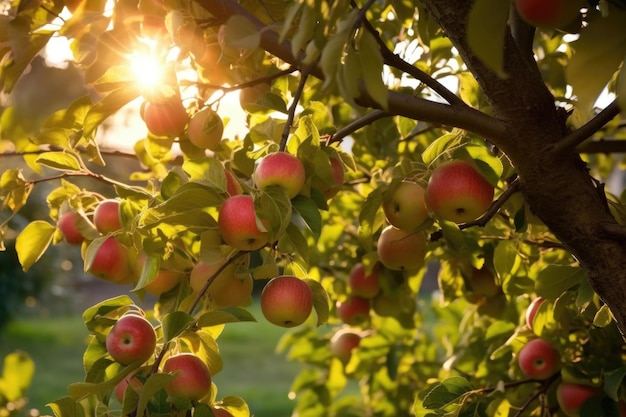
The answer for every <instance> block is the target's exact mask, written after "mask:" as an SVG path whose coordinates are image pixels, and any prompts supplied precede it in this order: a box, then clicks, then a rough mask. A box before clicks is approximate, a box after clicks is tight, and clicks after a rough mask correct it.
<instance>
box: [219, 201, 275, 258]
mask: <svg viewBox="0 0 626 417" xmlns="http://www.w3.org/2000/svg"><path fill="white" fill-rule="evenodd" d="M259 222H260V220H258V219H257V216H256V212H255V210H254V200H253V199H252V196H249V195H243V194H240V195H234V196H231V197H229V198H227V199H226V201H224V204H222V207H221V208H220V210H219V215H218V219H217V225H218V228H219V231H220V234H221V235H222V239H223V240H224V242H226V244H227V245H230V246H232V247H233V248H235V249H238V250H242V251H253V250H257V249H260V248H262V247H263V246H265V245H266V244H267V243H268V241H269V238H270V234H269V232H267V231H263V230H260V229H259Z"/></svg>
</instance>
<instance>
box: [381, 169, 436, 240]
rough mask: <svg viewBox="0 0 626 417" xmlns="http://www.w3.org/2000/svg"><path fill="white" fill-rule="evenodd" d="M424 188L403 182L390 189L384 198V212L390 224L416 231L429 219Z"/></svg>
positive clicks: (416, 184) (414, 183)
mask: <svg viewBox="0 0 626 417" xmlns="http://www.w3.org/2000/svg"><path fill="white" fill-rule="evenodd" d="M424 193H425V190H424V187H422V186H421V185H420V184H418V183H416V182H412V181H402V182H400V183H399V184H398V185H397V186H395V187H393V188H391V189H389V190H388V191H387V192H386V193H385V196H384V198H383V211H384V212H385V216H386V217H387V221H388V222H389V224H391V225H393V226H395V227H397V228H398V229H402V230H406V231H409V232H412V231H414V230H415V229H417V228H418V227H419V226H420V225H422V224H423V223H424V222H425V221H426V220H427V219H428V217H429V216H428V209H427V208H426V202H425V199H424Z"/></svg>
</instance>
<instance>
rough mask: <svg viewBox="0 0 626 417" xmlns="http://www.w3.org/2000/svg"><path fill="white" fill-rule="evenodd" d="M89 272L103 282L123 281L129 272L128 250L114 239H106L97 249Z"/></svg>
mask: <svg viewBox="0 0 626 417" xmlns="http://www.w3.org/2000/svg"><path fill="white" fill-rule="evenodd" d="M89 272H90V273H91V274H93V275H94V276H96V277H98V278H100V279H103V280H105V281H111V282H121V281H123V280H124V279H125V278H126V277H127V276H128V275H129V274H130V272H131V268H130V264H129V260H128V249H127V248H125V247H124V246H123V245H122V244H121V243H120V242H118V240H117V239H116V238H115V237H113V236H109V237H107V238H106V239H105V240H104V241H103V242H102V244H101V245H100V247H98V250H97V251H96V253H95V255H94V258H93V261H92V263H91V266H90V267H89Z"/></svg>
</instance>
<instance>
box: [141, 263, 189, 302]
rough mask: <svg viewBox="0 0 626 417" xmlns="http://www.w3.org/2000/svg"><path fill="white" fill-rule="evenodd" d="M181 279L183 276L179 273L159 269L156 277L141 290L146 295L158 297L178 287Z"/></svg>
mask: <svg viewBox="0 0 626 417" xmlns="http://www.w3.org/2000/svg"><path fill="white" fill-rule="evenodd" d="M182 277H183V275H182V274H181V273H179V272H175V271H168V270H165V269H160V270H159V272H157V275H156V277H154V279H153V280H152V281H151V282H150V283H149V284H148V285H146V286H145V287H143V288H144V289H145V290H146V291H147V292H148V293H150V294H152V295H156V296H159V295H161V294H164V293H166V292H168V291H170V290H171V289H172V288H174V287H175V286H176V285H178V283H179V282H180V280H181V279H182Z"/></svg>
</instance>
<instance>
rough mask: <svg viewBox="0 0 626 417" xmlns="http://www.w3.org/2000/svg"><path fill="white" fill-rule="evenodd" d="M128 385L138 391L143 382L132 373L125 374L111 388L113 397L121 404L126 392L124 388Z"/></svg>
mask: <svg viewBox="0 0 626 417" xmlns="http://www.w3.org/2000/svg"><path fill="white" fill-rule="evenodd" d="M128 386H130V387H131V389H132V390H133V391H135V392H136V393H139V391H141V388H142V387H143V384H142V383H141V381H140V380H139V379H137V377H135V375H134V374H133V373H131V374H130V375H127V376H126V378H124V379H122V380H121V381H120V382H119V383H118V384H117V385H116V386H115V388H114V389H113V393H114V394H115V398H117V400H118V401H119V402H120V404H122V403H123V402H124V394H125V393H126V389H127V388H128Z"/></svg>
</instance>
